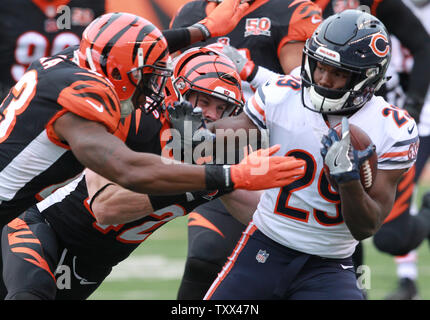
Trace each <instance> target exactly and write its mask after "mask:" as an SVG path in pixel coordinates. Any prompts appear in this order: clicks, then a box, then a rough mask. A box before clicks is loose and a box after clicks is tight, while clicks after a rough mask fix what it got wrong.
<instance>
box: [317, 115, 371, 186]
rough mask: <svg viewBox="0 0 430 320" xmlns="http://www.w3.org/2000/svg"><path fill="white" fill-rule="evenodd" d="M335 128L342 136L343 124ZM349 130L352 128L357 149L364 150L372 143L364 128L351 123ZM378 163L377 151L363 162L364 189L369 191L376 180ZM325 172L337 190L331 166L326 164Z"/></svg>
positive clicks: (361, 172)
mask: <svg viewBox="0 0 430 320" xmlns="http://www.w3.org/2000/svg"><path fill="white" fill-rule="evenodd" d="M335 130H336V132H337V135H338V136H339V137H341V135H342V133H341V132H342V125H338V126H337V127H335ZM349 130H350V136H351V144H352V146H353V147H354V149H355V150H364V149H366V148H367V147H368V146H369V145H370V144H371V143H372V140H371V139H370V138H369V136H368V135H367V134H366V132H364V131H363V130H362V129H360V128H359V127H357V126H356V125H353V124H351V123H350V124H349ZM377 163H378V157H377V155H376V152H374V153H373V154H372V156H371V157H370V158H369V159H367V160H366V161H364V162H363V164H362V165H361V168H360V180H361V184H362V185H363V187H364V190H366V191H368V190H369V189H370V188H371V187H372V185H373V182H374V181H375V178H376V173H377V171H378V170H377V169H378V167H377ZM324 173H325V175H326V177H327V179H328V181H329V183H330V185H331V186H332V187H333V188H334V189H336V190H337V183H336V181H335V180H334V179H333V178H332V176H331V175H330V170H329V168H328V167H327V166H326V165H325V164H324Z"/></svg>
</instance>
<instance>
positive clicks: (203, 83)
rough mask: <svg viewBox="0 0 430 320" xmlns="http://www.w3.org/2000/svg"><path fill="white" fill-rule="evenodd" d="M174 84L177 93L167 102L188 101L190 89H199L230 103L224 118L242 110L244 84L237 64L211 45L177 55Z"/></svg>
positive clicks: (197, 90) (198, 90)
mask: <svg viewBox="0 0 430 320" xmlns="http://www.w3.org/2000/svg"><path fill="white" fill-rule="evenodd" d="M172 86H173V90H174V94H175V95H173V94H171V96H170V100H169V99H168V102H167V103H169V102H170V103H171V102H173V101H172V100H183V99H185V100H187V98H188V96H189V94H190V93H191V92H197V93H204V94H208V95H210V96H212V97H215V98H218V99H221V100H223V101H226V102H228V104H229V107H228V108H227V109H226V110H225V111H224V113H223V115H222V117H228V116H231V115H236V114H238V113H239V112H240V111H241V110H242V106H243V95H242V87H241V80H240V76H239V74H238V73H237V70H236V67H235V65H234V63H233V62H232V61H231V60H230V59H229V58H228V57H226V56H225V55H223V54H222V53H220V52H218V51H216V50H213V49H211V48H208V47H200V48H192V49H189V50H187V51H185V52H184V53H183V54H181V55H180V56H178V57H177V58H175V60H174V68H173V80H172ZM168 89H169V88H168ZM170 90H171V89H170ZM172 96H173V97H174V98H173V99H172V98H171V97H172Z"/></svg>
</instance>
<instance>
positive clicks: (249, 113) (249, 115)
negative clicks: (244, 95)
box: [243, 103, 267, 129]
mask: <svg viewBox="0 0 430 320" xmlns="http://www.w3.org/2000/svg"><path fill="white" fill-rule="evenodd" d="M243 109H244V111H245V113H246V115H247V116H248V117H249V118H250V119H251V120H252V122H254V124H255V125H256V126H257V127H259V128H260V129H267V128H266V125H265V124H264V123H263V122H262V121H261V120H260V119H258V118H257V117H256V116H255V115H254V114H253V113H252V112H251V111H250V110H249V108H248V103H246V104H245V107H244V108H243Z"/></svg>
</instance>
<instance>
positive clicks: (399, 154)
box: [380, 151, 409, 158]
mask: <svg viewBox="0 0 430 320" xmlns="http://www.w3.org/2000/svg"><path fill="white" fill-rule="evenodd" d="M408 153H409V152H408V151H403V152H387V153H384V154H382V155H381V156H380V158H396V157H403V156H407V155H408Z"/></svg>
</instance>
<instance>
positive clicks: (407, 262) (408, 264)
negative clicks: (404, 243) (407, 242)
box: [394, 250, 418, 280]
mask: <svg viewBox="0 0 430 320" xmlns="http://www.w3.org/2000/svg"><path fill="white" fill-rule="evenodd" d="M394 261H395V262H396V264H397V277H398V278H399V279H401V278H409V279H411V280H416V278H417V277H418V267H417V261H418V254H417V252H416V251H415V250H412V251H411V252H409V253H408V254H407V255H404V256H397V257H395V258H394Z"/></svg>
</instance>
